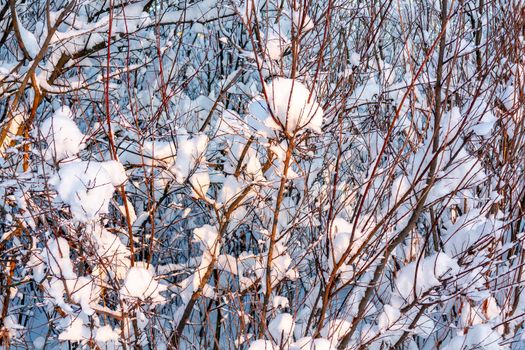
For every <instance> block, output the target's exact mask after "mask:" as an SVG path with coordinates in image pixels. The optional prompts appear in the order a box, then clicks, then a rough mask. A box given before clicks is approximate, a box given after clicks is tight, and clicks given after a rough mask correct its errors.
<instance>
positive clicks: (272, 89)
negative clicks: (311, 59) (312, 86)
mask: <svg viewBox="0 0 525 350" xmlns="http://www.w3.org/2000/svg"><path fill="white" fill-rule="evenodd" d="M265 91H266V96H267V97H268V100H267V101H266V100H265V99H264V98H262V97H260V98H258V99H256V100H255V101H253V102H252V103H251V105H250V107H249V109H250V112H251V114H252V115H253V116H254V117H255V118H256V119H257V120H258V121H259V122H261V123H262V124H263V126H264V127H266V128H270V129H274V130H281V131H282V130H284V131H286V132H287V133H289V134H296V133H298V132H299V131H304V130H311V131H313V132H316V133H320V132H321V125H322V124H323V115H324V112H323V109H322V108H321V107H320V106H319V104H318V103H317V102H316V100H315V94H310V91H309V90H308V88H307V87H306V85H304V84H303V83H301V82H299V81H297V80H294V79H286V78H275V79H274V80H272V81H271V82H270V83H269V84H265Z"/></svg>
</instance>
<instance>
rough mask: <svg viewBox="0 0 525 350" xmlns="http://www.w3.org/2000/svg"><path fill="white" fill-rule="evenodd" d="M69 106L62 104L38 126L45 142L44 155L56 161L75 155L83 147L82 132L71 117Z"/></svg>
mask: <svg viewBox="0 0 525 350" xmlns="http://www.w3.org/2000/svg"><path fill="white" fill-rule="evenodd" d="M71 118H72V113H71V110H70V109H69V107H67V106H62V107H61V108H60V109H58V110H57V111H56V112H55V113H54V114H53V116H52V117H50V118H48V119H46V120H45V121H44V122H43V123H42V125H41V126H40V133H41V135H42V136H43V137H44V140H45V141H46V143H47V149H45V150H44V157H45V158H46V159H47V160H52V159H56V160H57V161H60V160H63V159H67V158H69V157H72V156H75V155H77V154H78V153H79V152H80V151H81V150H82V148H83V146H84V145H83V143H82V141H83V139H84V134H83V133H82V132H81V131H80V129H79V128H78V126H77V124H76V123H75V122H74V121H73V120H72V119H71Z"/></svg>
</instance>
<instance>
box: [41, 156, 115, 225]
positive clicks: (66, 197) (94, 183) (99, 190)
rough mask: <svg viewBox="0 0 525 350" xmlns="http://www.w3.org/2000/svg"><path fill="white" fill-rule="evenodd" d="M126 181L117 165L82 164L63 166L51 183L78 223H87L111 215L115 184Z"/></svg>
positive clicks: (109, 163) (93, 162) (102, 163)
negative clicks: (110, 207)
mask: <svg viewBox="0 0 525 350" xmlns="http://www.w3.org/2000/svg"><path fill="white" fill-rule="evenodd" d="M124 179H125V172H124V169H123V167H122V165H120V164H118V163H117V162H114V161H110V162H96V161H91V162H88V161H79V162H72V163H67V164H64V165H63V166H62V167H61V168H60V170H59V172H58V174H56V175H55V176H54V177H53V178H51V179H50V183H51V184H52V185H53V186H54V187H55V189H56V191H57V193H58V195H59V197H60V199H61V200H62V201H63V202H64V203H66V204H68V205H69V206H70V208H71V213H72V214H73V217H74V218H75V220H77V221H80V222H88V221H91V220H95V219H97V218H98V217H99V215H101V214H107V213H108V211H109V202H110V200H111V198H112V197H113V193H114V192H115V184H120V183H121V182H122V181H123V180H124Z"/></svg>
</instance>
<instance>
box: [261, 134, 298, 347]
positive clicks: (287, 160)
mask: <svg viewBox="0 0 525 350" xmlns="http://www.w3.org/2000/svg"><path fill="white" fill-rule="evenodd" d="M294 147H295V139H294V137H293V136H292V137H290V138H289V139H288V148H287V150H286V156H285V159H284V169H283V174H282V177H281V181H280V183H279V191H278V192H277V198H276V201H275V208H274V211H273V221H272V231H271V233H270V244H269V246H268V253H267V254H268V255H267V260H266V276H265V286H266V290H265V292H264V299H263V304H262V310H261V326H260V328H259V337H262V335H263V334H264V332H265V331H266V313H267V310H268V303H269V301H270V298H271V296H272V288H273V286H272V262H273V258H274V256H273V253H274V250H275V243H276V238H277V226H278V224H279V213H280V211H281V204H282V201H283V196H284V190H285V188H286V182H287V181H288V170H289V169H290V165H291V162H292V154H293V150H294Z"/></svg>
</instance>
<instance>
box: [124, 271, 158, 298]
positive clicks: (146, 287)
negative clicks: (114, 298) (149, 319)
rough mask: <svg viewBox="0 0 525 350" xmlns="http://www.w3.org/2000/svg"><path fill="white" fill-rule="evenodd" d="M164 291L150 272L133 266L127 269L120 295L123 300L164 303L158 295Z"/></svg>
mask: <svg viewBox="0 0 525 350" xmlns="http://www.w3.org/2000/svg"><path fill="white" fill-rule="evenodd" d="M164 290H166V287H165V286H163V285H161V284H159V283H158V282H157V281H156V280H155V279H154V276H153V274H152V273H151V271H149V270H148V269H145V268H143V267H137V266H134V267H132V268H130V269H129V271H128V274H127V276H126V279H125V280H124V286H123V287H122V289H121V291H120V293H121V295H122V296H124V298H137V299H140V300H146V299H151V300H152V301H153V302H157V303H159V302H163V301H164V297H162V296H161V295H160V292H163V291H164Z"/></svg>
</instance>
